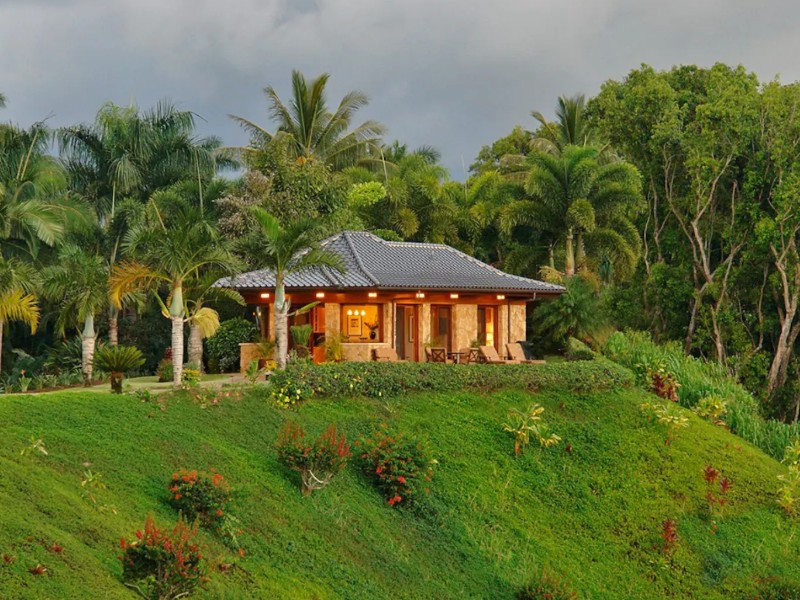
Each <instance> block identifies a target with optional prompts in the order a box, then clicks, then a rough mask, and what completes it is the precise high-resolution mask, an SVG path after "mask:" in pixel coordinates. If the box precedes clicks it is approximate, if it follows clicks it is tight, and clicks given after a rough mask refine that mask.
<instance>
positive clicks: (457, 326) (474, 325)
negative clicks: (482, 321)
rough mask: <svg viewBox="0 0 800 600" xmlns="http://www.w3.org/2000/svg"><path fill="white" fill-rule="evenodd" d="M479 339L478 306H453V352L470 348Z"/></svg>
mask: <svg viewBox="0 0 800 600" xmlns="http://www.w3.org/2000/svg"><path fill="white" fill-rule="evenodd" d="M477 337H478V305H477V304H456V305H454V306H453V350H455V351H459V350H461V349H462V348H469V345H470V344H471V343H472V342H473V340H475V339H476V338H477Z"/></svg>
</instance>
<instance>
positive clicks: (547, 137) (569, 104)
mask: <svg viewBox="0 0 800 600" xmlns="http://www.w3.org/2000/svg"><path fill="white" fill-rule="evenodd" d="M531 116H532V117H533V118H534V119H536V121H537V122H538V123H539V130H538V132H537V134H536V135H535V137H534V138H533V140H532V141H531V145H532V147H533V148H535V149H537V150H541V151H543V152H548V153H550V154H561V153H562V152H563V151H564V150H565V149H566V148H567V146H595V147H600V146H601V144H600V139H599V136H598V134H597V131H596V129H595V128H594V127H593V126H592V123H591V121H589V120H588V119H587V118H586V98H585V96H584V95H583V94H578V95H576V96H572V97H569V96H559V98H558V104H557V105H556V120H555V121H548V120H547V119H546V118H545V116H544V115H543V114H542V113H541V112H539V111H537V110H534V111H533V112H532V113H531Z"/></svg>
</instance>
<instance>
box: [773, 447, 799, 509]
mask: <svg viewBox="0 0 800 600" xmlns="http://www.w3.org/2000/svg"><path fill="white" fill-rule="evenodd" d="M782 462H783V463H784V464H785V465H786V466H787V468H788V469H789V472H788V473H787V474H785V475H778V480H779V481H780V482H781V486H780V487H779V488H778V504H779V505H780V507H781V508H782V509H783V510H784V511H785V512H786V514H787V515H789V516H795V515H797V513H798V507H800V439H795V440H794V441H793V442H792V443H791V444H789V445H788V446H787V447H786V451H785V452H784V456H783V461H782Z"/></svg>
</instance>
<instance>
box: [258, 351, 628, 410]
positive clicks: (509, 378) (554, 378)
mask: <svg viewBox="0 0 800 600" xmlns="http://www.w3.org/2000/svg"><path fill="white" fill-rule="evenodd" d="M633 382H634V377H633V374H632V373H631V372H630V371H629V370H628V369H626V368H624V367H622V366H620V365H618V364H616V363H613V362H611V361H608V360H603V359H601V360H598V361H592V362H588V361H585V362H570V363H552V364H544V365H528V364H519V365H475V364H473V365H446V364H439V363H437V364H434V363H414V362H407V363H376V362H343V363H325V364H321V365H314V364H312V363H311V362H309V361H294V362H291V363H289V365H288V366H287V368H286V369H285V370H283V371H278V372H276V373H274V374H273V375H272V377H271V378H270V386H269V387H270V388H272V390H289V389H291V392H292V395H293V396H299V398H298V399H300V400H305V399H308V398H309V397H311V396H315V395H316V396H324V397H342V396H367V397H373V398H374V397H387V396H399V395H402V394H406V393H410V392H424V391H431V392H457V391H464V390H479V391H494V390H497V389H501V388H516V389H527V390H532V391H535V390H541V389H565V390H570V391H575V392H590V391H597V390H609V389H618V388H620V387H629V386H631V385H633Z"/></svg>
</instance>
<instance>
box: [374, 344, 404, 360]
mask: <svg viewBox="0 0 800 600" xmlns="http://www.w3.org/2000/svg"><path fill="white" fill-rule="evenodd" d="M372 360H374V361H375V362H405V361H402V360H400V357H398V356H397V352H396V351H395V349H394V348H388V347H387V348H373V349H372Z"/></svg>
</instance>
